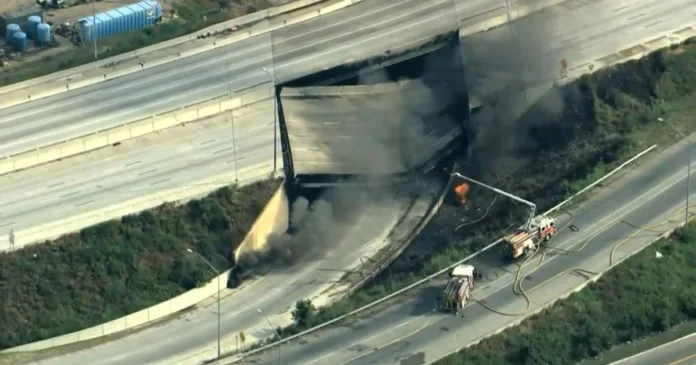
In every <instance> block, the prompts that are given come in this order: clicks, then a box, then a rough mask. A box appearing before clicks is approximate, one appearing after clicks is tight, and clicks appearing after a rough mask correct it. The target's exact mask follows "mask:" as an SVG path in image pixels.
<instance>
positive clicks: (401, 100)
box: [280, 79, 463, 185]
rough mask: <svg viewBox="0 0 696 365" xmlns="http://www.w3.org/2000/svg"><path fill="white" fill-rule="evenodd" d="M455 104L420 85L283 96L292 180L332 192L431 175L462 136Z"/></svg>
mask: <svg viewBox="0 0 696 365" xmlns="http://www.w3.org/2000/svg"><path fill="white" fill-rule="evenodd" d="M448 104H449V103H445V102H442V100H441V98H438V97H436V93H434V92H433V90H432V87H431V86H429V85H426V83H425V82H423V81H422V80H420V79H413V80H406V81H400V82H390V83H379V84H373V85H357V86H319V87H301V88H283V90H282V92H281V93H280V105H281V108H282V113H281V118H282V121H281V122H282V125H283V127H284V128H283V129H284V134H285V137H286V138H285V141H284V142H285V143H284V145H285V149H286V152H287V154H288V160H289V161H288V162H289V164H287V165H288V170H289V171H286V174H287V175H286V176H292V177H293V178H295V179H297V180H300V181H309V180H311V181H314V184H315V185H317V184H320V183H317V182H316V181H323V183H321V184H325V185H327V184H328V183H327V181H331V182H332V184H333V183H335V182H336V180H339V179H340V178H341V177H355V176H359V177H366V178H368V179H370V178H374V177H380V176H383V177H388V176H393V175H398V174H404V173H407V172H409V171H412V170H414V169H421V168H427V167H428V166H429V165H430V164H432V162H433V161H434V159H436V157H437V156H438V155H439V154H442V153H444V152H446V151H449V150H451V148H454V147H456V144H457V140H458V137H459V136H460V135H461V134H462V132H463V128H462V123H461V121H457V120H455V118H453V117H452V116H451V114H450V113H448V109H449V108H451V105H448Z"/></svg>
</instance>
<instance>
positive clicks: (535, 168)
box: [284, 42, 696, 334]
mask: <svg viewBox="0 0 696 365" xmlns="http://www.w3.org/2000/svg"><path fill="white" fill-rule="evenodd" d="M562 91H563V92H562V95H563V98H564V101H565V106H566V107H565V109H564V110H563V112H562V113H561V114H560V115H557V114H549V113H548V112H545V111H544V110H543V109H544V108H542V107H540V106H539V105H540V104H543V103H544V102H545V100H542V101H541V102H540V103H538V104H537V105H535V106H533V107H532V108H531V109H530V110H529V112H528V113H526V114H525V115H524V116H522V117H521V118H520V120H517V121H515V124H514V125H515V128H517V130H516V131H514V133H521V134H525V135H527V136H528V137H529V138H528V142H527V143H526V144H524V145H522V146H520V147H519V148H518V149H517V150H516V151H514V155H515V156H516V159H515V161H514V162H515V164H514V165H515V166H517V168H516V169H511V168H509V166H510V165H509V164H503V166H505V168H506V169H505V171H500V170H498V171H493V172H487V174H486V176H484V177H481V179H482V180H483V181H486V182H488V183H490V184H492V185H494V186H497V187H499V188H501V189H503V190H506V191H509V192H512V193H513V194H516V195H518V196H522V197H525V198H528V199H531V200H532V201H534V202H535V203H536V204H537V206H538V208H539V211H540V212H543V211H544V210H546V209H548V208H550V207H551V206H553V205H554V204H555V203H557V202H560V201H561V200H563V199H564V198H565V197H566V196H568V195H570V194H572V193H574V192H576V191H578V190H580V189H582V188H583V187H584V186H587V185H588V184H590V183H591V182H593V181H595V180H596V179H597V178H599V177H601V176H602V175H604V174H605V173H606V172H608V171H610V170H611V169H613V168H614V167H616V166H617V165H619V164H620V163H622V162H623V161H625V160H626V159H628V158H630V157H631V156H633V155H635V154H636V153H638V152H639V151H641V150H644V149H645V148H647V147H649V146H651V145H653V144H655V143H658V144H660V145H661V146H662V147H663V148H664V147H667V146H668V145H669V144H672V143H674V142H676V141H677V140H678V139H679V135H678V134H677V133H676V132H675V131H674V129H672V128H671V127H669V126H668V125H666V124H664V123H658V122H657V118H658V117H662V118H664V119H666V120H671V121H672V124H673V125H675V126H676V127H677V128H679V129H681V131H682V132H683V133H686V134H688V133H692V132H696V124H695V123H693V122H692V121H691V119H689V118H690V117H691V115H692V114H693V111H694V109H696V44H690V43H689V42H687V43H686V44H684V45H682V46H679V47H673V48H672V49H665V50H661V51H658V52H655V53H653V54H651V55H650V56H648V57H645V58H643V59H641V60H639V61H631V62H628V63H625V64H623V65H620V66H618V67H614V68H611V69H606V70H602V71H600V72H597V73H595V74H593V75H588V76H585V77H583V78H582V79H580V80H578V81H576V82H574V83H573V84H571V85H568V86H566V87H564V88H563V90H562ZM549 97H555V96H549ZM540 125H541V126H543V128H540V127H538V126H540ZM539 151H541V152H539ZM465 161H466V158H465V156H462V159H461V161H460V162H461V163H462V164H463V165H465V166H466V162H465ZM487 166H494V165H487ZM470 168H471V170H475V166H471V167H470ZM492 201H493V195H492V194H491V193H490V192H487V191H481V190H478V189H477V188H476V187H472V189H471V191H470V194H469V202H468V203H467V206H466V207H464V208H461V207H459V206H457V205H455V204H446V205H445V206H443V207H442V208H441V209H440V211H439V212H438V214H437V215H436V216H435V217H434V218H433V220H432V221H431V222H430V223H429V224H428V226H427V227H426V228H425V229H424V230H423V232H422V233H421V234H420V235H419V237H417V238H416V239H415V240H414V242H413V243H412V244H411V245H410V246H409V248H408V249H407V250H406V251H405V252H404V253H403V254H402V255H401V257H400V258H398V259H397V260H396V261H395V262H394V264H392V266H391V267H390V268H389V269H388V270H385V272H384V273H383V274H382V275H380V276H379V277H378V278H377V279H376V280H375V281H373V282H372V283H370V284H368V285H367V286H366V287H365V288H363V289H362V290H359V291H358V292H356V293H355V294H354V295H352V296H350V297H348V298H345V299H343V300H341V301H339V302H337V303H336V304H334V305H332V306H331V307H328V308H321V309H319V311H318V313H316V314H314V315H312V316H311V317H312V318H311V319H310V320H308V321H306V322H305V323H304V325H301V326H294V327H291V328H288V329H285V330H284V332H285V334H293V333H296V332H298V331H300V330H303V329H306V328H308V326H310V327H311V326H312V325H316V324H318V323H322V322H325V321H327V320H329V319H332V318H335V317H337V316H339V315H341V314H345V313H347V312H349V311H351V310H353V309H356V308H359V307H361V306H363V305H365V304H367V303H369V302H372V301H374V300H376V299H378V298H380V297H383V296H384V295H386V294H388V293H391V292H394V291H396V290H398V289H400V288H403V287H404V286H406V285H408V284H410V283H413V282H415V281H416V280H418V279H419V278H421V277H423V276H425V275H428V274H431V273H434V272H436V271H438V270H441V269H442V268H444V267H446V266H447V265H450V264H452V263H453V262H455V261H457V260H460V259H462V258H464V257H466V256H468V255H470V254H471V253H473V252H475V251H476V250H478V249H480V248H482V247H483V246H485V245H487V244H488V243H490V242H491V241H493V240H494V239H497V238H499V237H500V236H501V235H502V233H503V231H504V230H505V229H506V228H509V227H510V226H511V225H513V224H520V222H521V220H520V219H521V218H522V217H523V214H524V210H521V209H520V207H516V206H514V205H513V204H512V203H510V202H509V201H505V200H504V199H497V200H496V202H495V204H493V205H492V206H491V209H490V212H489V214H488V216H487V217H488V219H484V220H483V221H481V222H480V223H477V224H474V225H471V226H470V227H468V228H464V229H461V230H459V231H457V232H455V231H454V228H455V227H457V226H458V225H460V224H461V223H462V222H467V221H474V220H477V219H479V218H480V217H481V216H482V215H483V214H484V212H485V211H486V209H487V207H488V206H489V205H491V203H492ZM493 217H494V218H493ZM492 218H493V219H492Z"/></svg>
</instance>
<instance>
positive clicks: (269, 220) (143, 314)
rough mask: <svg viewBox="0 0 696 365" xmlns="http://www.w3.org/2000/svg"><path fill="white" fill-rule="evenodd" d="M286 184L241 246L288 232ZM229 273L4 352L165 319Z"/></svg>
mask: <svg viewBox="0 0 696 365" xmlns="http://www.w3.org/2000/svg"><path fill="white" fill-rule="evenodd" d="M283 185H284V184H282V185H281V187H280V188H279V189H278V190H277V191H276V193H275V194H274V195H273V197H272V198H271V200H270V201H269V202H268V203H267V204H266V207H264V209H263V211H262V212H261V214H260V215H259V217H258V218H257V219H256V221H255V222H254V224H253V225H252V228H251V230H250V231H249V233H248V234H247V237H246V238H245V239H244V241H243V242H242V244H241V245H240V247H242V245H245V244H246V245H251V244H250V243H249V242H265V240H266V238H267V237H268V235H270V234H272V233H282V232H285V230H286V229H287V222H288V215H287V214H288V209H287V206H288V204H287V198H286V195H285V188H284V186H283ZM276 221H277V222H276ZM229 273H230V271H229V270H228V271H226V272H224V273H223V274H221V275H220V276H219V277H216V278H213V280H212V281H211V282H209V283H207V284H206V285H204V286H203V287H200V288H196V289H192V290H189V291H188V292H186V293H184V294H181V295H179V296H177V297H174V298H172V299H170V300H167V301H165V302H162V303H159V304H156V305H154V306H152V307H149V308H146V309H143V310H141V311H138V312H135V313H133V314H129V315H127V316H125V317H121V318H118V319H115V320H113V321H110V322H106V323H103V324H100V325H97V326H94V327H91V328H87V329H84V330H82V331H78V332H73V333H69V334H66V335H63V336H58V337H54V338H50V339H47V340H43V341H38V342H34V343H30V344H26V345H22V346H17V347H13V348H10V349H6V350H4V351H2V352H29V351H38V350H44V349H48V348H53V347H58V346H62V345H68V344H72V343H76V342H81V341H87V340H92V339H95V338H99V337H103V336H109V335H113V334H116V333H119V332H122V331H127V330H132V329H135V328H138V327H140V326H143V325H147V324H150V323H151V322H153V321H157V320H160V319H163V318H164V317H167V316H169V315H172V314H176V313H177V312H179V311H182V310H184V309H187V308H190V307H192V306H194V305H196V304H198V303H200V302H202V301H203V300H205V299H208V298H210V297H216V295H217V293H218V279H219V283H220V288H221V289H224V288H226V286H227V280H228V278H229Z"/></svg>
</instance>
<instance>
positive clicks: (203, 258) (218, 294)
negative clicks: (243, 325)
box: [186, 248, 221, 361]
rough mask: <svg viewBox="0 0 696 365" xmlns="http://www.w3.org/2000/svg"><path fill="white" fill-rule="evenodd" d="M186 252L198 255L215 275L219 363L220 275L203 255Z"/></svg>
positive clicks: (192, 251)
mask: <svg viewBox="0 0 696 365" xmlns="http://www.w3.org/2000/svg"><path fill="white" fill-rule="evenodd" d="M186 252H188V253H195V254H196V255H198V257H200V258H201V260H203V262H205V263H206V264H208V266H210V268H211V269H213V271H215V275H217V287H218V290H217V332H218V333H217V359H218V361H219V360H220V352H221V351H220V273H219V272H218V271H217V269H216V268H215V266H213V265H211V264H210V262H208V260H206V259H205V257H203V255H201V254H199V253H198V252H196V251H194V250H192V249H190V248H187V249H186Z"/></svg>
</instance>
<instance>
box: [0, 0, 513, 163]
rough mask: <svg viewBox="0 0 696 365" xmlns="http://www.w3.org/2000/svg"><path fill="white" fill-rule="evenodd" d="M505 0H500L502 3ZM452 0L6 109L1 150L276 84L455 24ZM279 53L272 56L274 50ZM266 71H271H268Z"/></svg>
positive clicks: (377, 9) (415, 0)
mask: <svg viewBox="0 0 696 365" xmlns="http://www.w3.org/2000/svg"><path fill="white" fill-rule="evenodd" d="M497 2H500V3H504V0H496V3H497ZM452 4H453V3H452V1H451V0H398V1H397V0H381V1H363V2H361V3H358V4H356V5H354V6H351V7H349V8H346V9H344V10H341V11H339V12H336V13H332V14H329V15H326V16H324V17H321V18H317V19H313V20H310V21H307V22H304V23H299V24H296V25H293V26H290V27H287V28H285V29H282V30H280V31H276V32H273V33H269V34H266V35H261V36H257V37H254V38H250V39H247V40H244V41H241V42H238V43H234V44H231V45H229V46H227V47H225V48H222V49H221V50H218V51H215V52H206V53H202V54H199V55H195V56H191V57H187V58H184V59H181V60H177V61H175V62H171V63H167V64H164V65H161V66H158V67H154V68H152V69H147V70H143V71H139V72H136V73H134V74H131V75H127V76H123V77H119V78H117V79H114V80H111V81H107V82H102V83H98V84H95V85H91V86H88V87H84V88H81V89H78V90H74V91H70V92H67V93H62V94H59V95H56V96H52V97H48V98H44V99H40V100H36V101H32V102H29V103H25V104H20V105H17V106H14V107H10V108H5V109H2V110H0V156H6V155H12V154H16V153H20V152H23V151H27V150H30V149H33V148H35V147H39V146H45V145H50V144H52V143H56V142H59V141H63V140H65V139H69V138H73V137H78V136H82V135H85V134H88V133H90V132H95V131H97V130H103V129H106V128H111V127H114V126H118V125H121V124H124V123H127V122H130V121H134V120H138V119H142V118H145V117H149V116H152V115H155V114H161V113H163V112H165V111H169V110H172V109H176V108H179V107H182V106H184V105H189V104H192V103H196V102H202V101H205V100H208V99H210V98H214V97H218V96H222V95H225V94H227V93H228V92H230V91H231V92H232V93H235V92H238V91H242V90H245V89H248V88H250V87H252V86H256V85H261V84H264V83H269V87H270V85H271V84H270V82H271V81H273V79H275V81H276V83H277V84H280V83H283V82H286V81H289V80H292V79H295V78H298V77H301V76H305V75H308V74H311V73H314V72H316V71H320V70H323V69H326V68H329V67H333V66H338V65H341V64H344V63H346V62H348V61H351V60H361V59H365V58H368V57H371V56H374V55H378V54H383V53H384V52H385V51H387V50H389V49H394V48H396V47H399V46H403V45H407V44H410V43H411V42H413V41H415V40H418V39H423V38H425V37H428V36H434V35H437V34H440V33H443V32H445V31H446V30H449V29H456V26H455V24H456V19H455V18H456V17H453V16H452V13H453V11H451V9H452ZM271 54H273V57H271ZM264 68H265V69H266V70H268V72H267V71H266V70H264Z"/></svg>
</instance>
